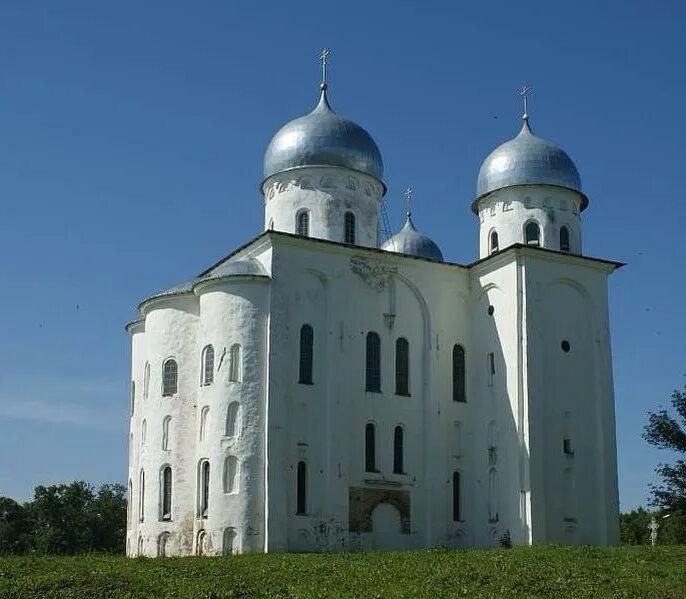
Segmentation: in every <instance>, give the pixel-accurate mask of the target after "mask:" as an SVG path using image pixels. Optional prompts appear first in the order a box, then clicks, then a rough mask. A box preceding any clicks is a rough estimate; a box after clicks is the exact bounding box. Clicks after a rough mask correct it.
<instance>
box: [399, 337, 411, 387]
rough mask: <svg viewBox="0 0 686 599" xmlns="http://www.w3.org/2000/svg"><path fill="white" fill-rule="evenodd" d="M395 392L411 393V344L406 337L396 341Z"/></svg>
mask: <svg viewBox="0 0 686 599" xmlns="http://www.w3.org/2000/svg"><path fill="white" fill-rule="evenodd" d="M395 394H396V395H409V394H410V344H409V343H408V341H407V339H405V338H404V337H400V338H398V340H397V341H396V342H395Z"/></svg>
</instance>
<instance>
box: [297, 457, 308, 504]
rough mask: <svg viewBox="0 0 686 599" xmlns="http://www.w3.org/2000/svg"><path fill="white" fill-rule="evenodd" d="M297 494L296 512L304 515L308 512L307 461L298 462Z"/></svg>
mask: <svg viewBox="0 0 686 599" xmlns="http://www.w3.org/2000/svg"><path fill="white" fill-rule="evenodd" d="M296 495H297V499H296V502H295V503H296V514H300V515H304V514H306V513H307V464H305V462H298V473H297V481H296Z"/></svg>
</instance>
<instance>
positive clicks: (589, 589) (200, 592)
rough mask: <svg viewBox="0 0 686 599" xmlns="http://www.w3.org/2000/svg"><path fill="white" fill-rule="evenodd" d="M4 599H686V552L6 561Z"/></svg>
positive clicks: (559, 550)
mask: <svg viewBox="0 0 686 599" xmlns="http://www.w3.org/2000/svg"><path fill="white" fill-rule="evenodd" d="M0 597H1V598H2V599H5V598H7V599H10V598H14V597H16V598H21V599H34V598H36V599H38V598H40V599H48V598H51V597H65V598H73V599H76V598H78V599H85V598H89V599H90V598H93V599H96V598H97V599H101V598H114V597H116V598H127V599H134V598H139V597H173V598H177V597H178V598H189V599H190V598H192V599H224V598H228V597H274V598H276V597H282V598H286V597H288V598H295V597H307V598H309V597H337V598H338V597H368V598H371V599H374V598H377V597H382V598H384V599H386V598H390V597H412V598H415V597H416V598H421V597H427V598H431V599H435V598H437V597H479V598H487V597H508V598H515V597H546V598H548V597H552V598H556V599H557V598H561V597H570V598H572V597H573V598H574V599H580V598H582V597H603V598H604V597H640V598H642V599H644V598H647V599H657V598H663V597H670V598H674V599H684V598H686V546H684V545H680V546H664V547H657V548H656V549H655V550H651V549H650V548H649V547H611V548H590V547H533V548H516V549H509V550H505V549H503V550H492V551H481V550H472V551H451V550H426V551H411V552H392V553H338V554H269V555H242V556H236V557H216V558H208V557H204V558H194V557H191V558H167V559H145V558H140V559H126V558H124V557H119V556H116V557H105V556H78V557H5V558H0Z"/></svg>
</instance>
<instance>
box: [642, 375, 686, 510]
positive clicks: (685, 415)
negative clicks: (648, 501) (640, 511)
mask: <svg viewBox="0 0 686 599" xmlns="http://www.w3.org/2000/svg"><path fill="white" fill-rule="evenodd" d="M671 404H672V408H673V409H674V412H675V413H676V414H675V415H672V414H671V413H669V412H668V411H667V410H665V409H662V410H659V411H657V412H652V413H650V414H649V417H648V424H647V425H646V426H645V429H644V432H643V438H644V439H645V440H646V441H647V442H648V443H650V444H651V445H654V446H655V447H659V448H660V449H671V450H672V451H675V452H677V453H679V454H683V455H684V457H685V458H686V383H685V384H684V389H683V391H679V390H675V391H673V392H672V397H671ZM656 472H657V473H658V474H659V475H660V477H661V478H662V482H661V484H659V485H651V492H652V495H653V498H652V503H653V504H654V505H656V506H659V507H662V508H664V509H666V510H668V511H670V512H680V514H682V515H683V514H686V461H684V459H678V460H677V461H676V463H674V464H673V465H669V464H660V465H659V466H658V468H657V470H656Z"/></svg>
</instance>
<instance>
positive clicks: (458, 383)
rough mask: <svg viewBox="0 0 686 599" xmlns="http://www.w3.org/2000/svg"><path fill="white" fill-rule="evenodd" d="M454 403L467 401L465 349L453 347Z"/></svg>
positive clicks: (458, 346)
mask: <svg viewBox="0 0 686 599" xmlns="http://www.w3.org/2000/svg"><path fill="white" fill-rule="evenodd" d="M453 401H467V393H466V376H465V358H464V347H462V346H461V345H460V344H456V345H454V346H453Z"/></svg>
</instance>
